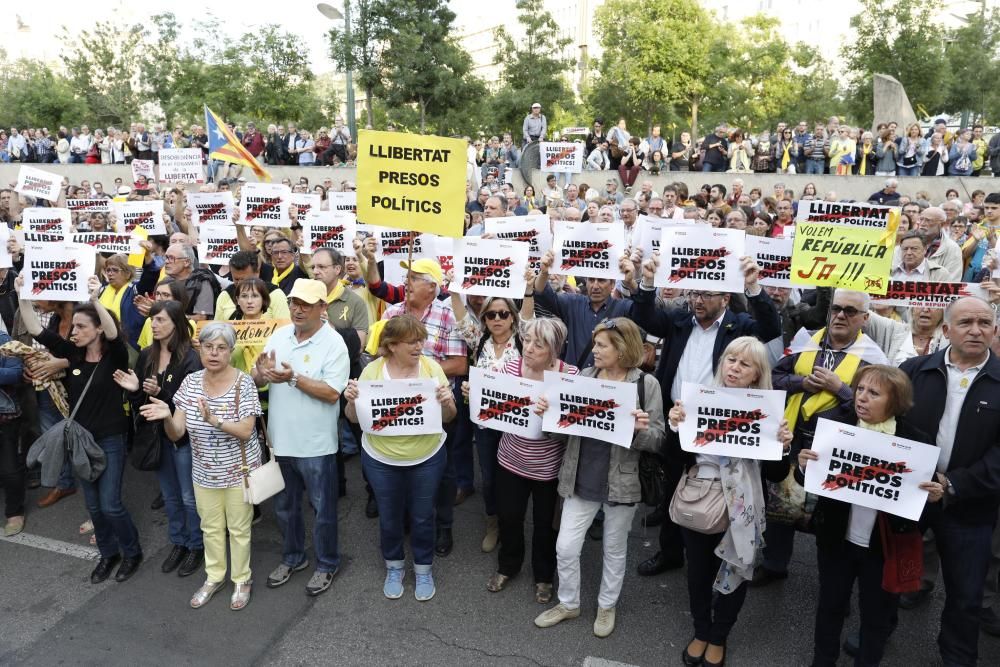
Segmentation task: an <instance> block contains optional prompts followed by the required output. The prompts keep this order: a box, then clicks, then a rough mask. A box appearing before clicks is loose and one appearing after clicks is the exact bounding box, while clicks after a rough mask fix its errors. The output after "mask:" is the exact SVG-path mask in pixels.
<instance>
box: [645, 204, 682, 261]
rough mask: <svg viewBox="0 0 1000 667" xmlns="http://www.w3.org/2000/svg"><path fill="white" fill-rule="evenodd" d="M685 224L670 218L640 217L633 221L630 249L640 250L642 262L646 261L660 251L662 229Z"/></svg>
mask: <svg viewBox="0 0 1000 667" xmlns="http://www.w3.org/2000/svg"><path fill="white" fill-rule="evenodd" d="M687 224H688V223H686V222H680V221H678V220H672V219H670V218H654V217H650V216H648V215H640V216H638V217H637V218H636V220H635V226H634V229H635V231H634V232H633V233H632V247H633V249H641V250H642V258H643V260H647V259H649V258H650V257H652V256H653V253H654V252H659V251H660V241H662V240H663V230H664V229H666V228H667V227H676V226H678V225H687Z"/></svg>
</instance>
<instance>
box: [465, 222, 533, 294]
mask: <svg viewBox="0 0 1000 667" xmlns="http://www.w3.org/2000/svg"><path fill="white" fill-rule="evenodd" d="M455 246H456V247H455V273H454V276H455V277H454V279H453V280H452V281H451V286H450V287H449V289H450V290H451V291H453V292H458V293H459V294H476V295H479V296H506V297H510V298H512V299H523V298H524V292H525V288H526V287H527V283H526V281H525V279H524V271H525V269H526V268H527V266H528V244H527V243H526V242H524V241H497V240H496V239H484V238H479V237H478V236H466V237H465V238H461V239H458V240H457V241H455Z"/></svg>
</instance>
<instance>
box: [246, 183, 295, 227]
mask: <svg viewBox="0 0 1000 667" xmlns="http://www.w3.org/2000/svg"><path fill="white" fill-rule="evenodd" d="M240 193H241V194H240V196H241V197H242V199H241V201H240V224H241V225H250V226H253V225H262V226H264V227H291V225H292V221H291V220H289V219H288V203H289V200H290V199H291V196H292V189H291V188H289V187H288V186H287V185H284V184H283V183H244V184H243V188H242V189H241V191H240Z"/></svg>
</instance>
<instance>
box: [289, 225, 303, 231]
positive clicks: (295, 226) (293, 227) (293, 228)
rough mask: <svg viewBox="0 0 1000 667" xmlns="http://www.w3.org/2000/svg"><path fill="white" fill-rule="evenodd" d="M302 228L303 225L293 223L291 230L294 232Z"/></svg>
mask: <svg viewBox="0 0 1000 667" xmlns="http://www.w3.org/2000/svg"><path fill="white" fill-rule="evenodd" d="M301 229H302V225H292V226H291V230H292V231H293V232H297V231H301Z"/></svg>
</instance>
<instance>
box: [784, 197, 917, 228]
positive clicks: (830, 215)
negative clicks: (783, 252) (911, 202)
mask: <svg viewBox="0 0 1000 667" xmlns="http://www.w3.org/2000/svg"><path fill="white" fill-rule="evenodd" d="M901 210H902V209H900V208H899V207H898V206H882V205H880V204H858V203H840V202H827V201H819V200H817V199H812V200H803V201H800V202H799V207H798V209H797V210H796V211H795V224H796V226H798V225H799V224H801V223H803V222H827V223H831V224H835V225H845V226H847V227H861V228H863V229H886V228H887V227H888V226H889V225H890V224H891V223H893V222H895V221H898V220H899V215H900V211H901Z"/></svg>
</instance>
